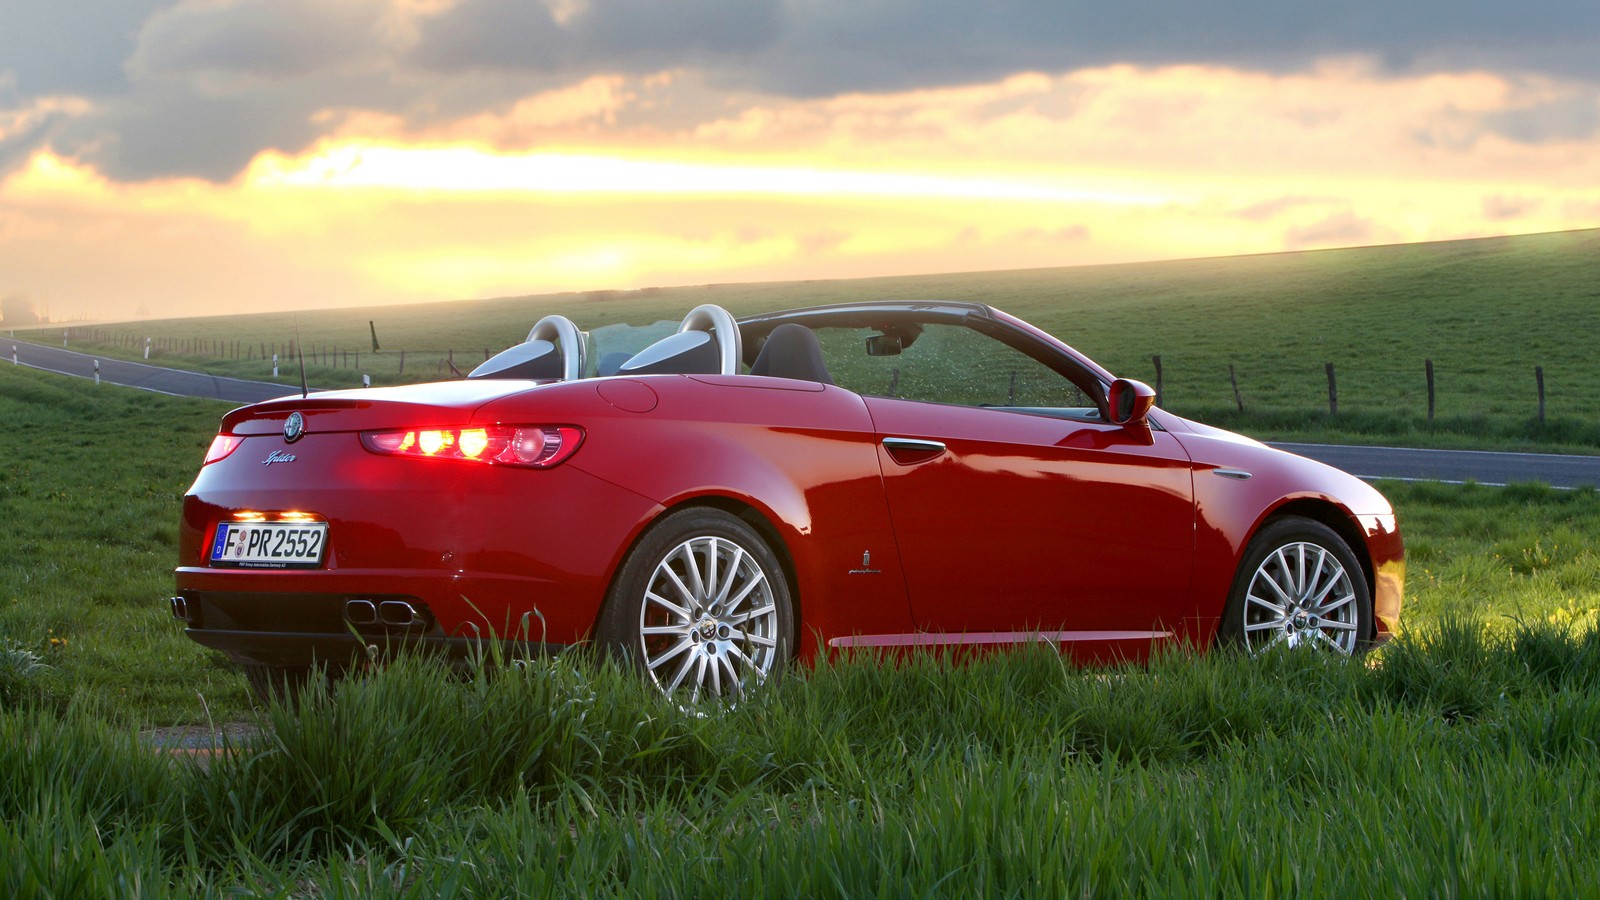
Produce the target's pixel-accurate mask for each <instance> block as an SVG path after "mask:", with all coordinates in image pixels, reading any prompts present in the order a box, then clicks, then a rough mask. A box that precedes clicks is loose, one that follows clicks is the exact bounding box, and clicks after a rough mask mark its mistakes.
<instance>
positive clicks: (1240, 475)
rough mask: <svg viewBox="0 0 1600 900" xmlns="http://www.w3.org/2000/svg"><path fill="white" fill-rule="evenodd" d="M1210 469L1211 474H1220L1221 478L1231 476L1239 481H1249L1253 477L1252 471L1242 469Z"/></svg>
mask: <svg viewBox="0 0 1600 900" xmlns="http://www.w3.org/2000/svg"><path fill="white" fill-rule="evenodd" d="M1211 471H1212V473H1213V474H1216V475H1221V476H1222V477H1223V478H1233V479H1237V480H1239V481H1249V480H1250V479H1251V478H1254V477H1255V475H1254V474H1253V473H1250V472H1246V471H1245V470H1243V469H1212V470H1211Z"/></svg>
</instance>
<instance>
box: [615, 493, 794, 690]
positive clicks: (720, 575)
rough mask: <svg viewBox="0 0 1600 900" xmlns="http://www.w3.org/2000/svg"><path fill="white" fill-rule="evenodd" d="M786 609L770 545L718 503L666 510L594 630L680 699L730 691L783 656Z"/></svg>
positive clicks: (787, 644)
mask: <svg viewBox="0 0 1600 900" xmlns="http://www.w3.org/2000/svg"><path fill="white" fill-rule="evenodd" d="M793 632H794V613H793V607H792V604H791V602H790V598H789V585H788V582H787V581H786V580H785V579H784V575H783V569H782V567H781V566H780V565H779V564H778V558H777V556H776V554H774V553H773V551H772V548H771V547H769V546H768V545H767V542H766V541H765V540H763V539H762V537H761V535H760V534H759V533H757V532H756V530H755V529H754V528H752V527H751V526H750V525H749V524H748V523H746V522H744V521H743V520H741V519H739V518H738V517H736V516H733V515H730V514H729V513H726V512H723V511H722V510H717V509H700V508H696V509H687V510H683V511H681V512H677V513H673V514H672V515H670V516H668V517H666V518H665V519H663V520H662V521H661V522H660V523H658V524H657V525H655V526H654V527H652V528H651V529H650V531H649V532H647V533H646V534H645V536H644V538H643V539H642V540H641V541H640V542H639V545H638V546H637V547H635V548H634V550H633V552H632V553H631V554H629V556H628V559H627V561H626V562H624V563H623V566H622V571H621V573H620V574H619V575H618V577H617V580H616V582H615V583H614V584H613V585H612V589H611V593H610V595H609V596H608V597H607V599H606V608H605V612H604V613H603V614H602V616H601V619H600V622H599V624H598V627H597V629H596V637H597V638H598V640H599V642H600V644H601V646H602V647H603V648H604V649H605V650H606V651H607V652H608V653H610V654H611V655H613V656H615V657H617V658H620V659H623V660H624V661H626V663H627V664H628V665H631V666H633V667H634V668H636V669H637V670H639V671H640V672H641V673H642V674H644V675H645V676H646V677H648V678H649V679H650V681H651V683H653V684H654V685H655V686H656V687H658V688H660V689H661V691H662V693H664V694H666V695H667V696H669V697H673V698H678V699H681V700H683V701H686V702H687V703H689V704H691V705H692V704H695V703H698V702H700V701H701V700H702V699H704V698H711V697H728V698H737V697H739V696H741V695H743V694H744V693H745V692H746V691H748V690H750V689H751V688H753V687H754V686H756V685H758V684H760V683H762V682H763V681H765V680H766V679H768V678H770V677H773V676H775V675H777V674H778V673H779V672H780V671H781V670H782V667H783V665H784V664H785V663H787V662H788V658H789V653H790V648H791V646H792V643H793Z"/></svg>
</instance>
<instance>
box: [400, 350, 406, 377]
mask: <svg viewBox="0 0 1600 900" xmlns="http://www.w3.org/2000/svg"><path fill="white" fill-rule="evenodd" d="M405 373H406V352H405V351H404V350H401V351H400V374H401V375H404V374H405Z"/></svg>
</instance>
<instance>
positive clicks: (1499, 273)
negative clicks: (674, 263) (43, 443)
mask: <svg viewBox="0 0 1600 900" xmlns="http://www.w3.org/2000/svg"><path fill="white" fill-rule="evenodd" d="M930 298H938V299H951V300H977V301H982V302H985V303H990V304H993V305H995V306H998V307H1000V308H1002V309H1005V310H1007V311H1009V312H1012V313H1015V314H1017V315H1019V316H1021V317H1023V318H1025V319H1028V320H1030V321H1032V322H1034V323H1035V324H1037V325H1039V326H1041V327H1043V328H1045V329H1046V330H1048V331H1051V332H1052V333H1054V334H1055V335H1057V336H1058V337H1060V338H1062V339H1063V340H1065V341H1067V342H1068V343H1070V344H1073V345H1074V346H1076V347H1077V348H1078V349H1080V350H1082V351H1084V352H1085V353H1087V354H1089V355H1090V356H1092V357H1094V358H1095V359H1096V360H1098V361H1099V362H1101V363H1102V364H1103V365H1105V366H1107V367H1108V368H1110V369H1111V370H1112V371H1113V372H1115V373H1117V374H1119V375H1125V376H1128V377H1133V378H1139V379H1142V380H1146V381H1152V382H1153V381H1154V378H1155V372H1154V368H1153V365H1152V363H1151V357H1152V356H1155V355H1160V356H1161V358H1162V365H1163V373H1164V375H1163V382H1164V383H1163V389H1164V403H1165V405H1166V406H1167V407H1168V408H1169V409H1171V410H1172V411H1174V412H1177V413H1180V414H1183V415H1190V416H1196V417H1199V418H1202V419H1206V420H1208V421H1218V422H1220V424H1223V425H1224V426H1225V427H1232V428H1237V429H1239V430H1243V431H1245V432H1247V433H1251V434H1254V435H1258V436H1273V437H1283V438H1313V439H1337V440H1362V441H1379V442H1385V443H1397V442H1403V443H1411V444H1416V445H1438V446H1472V447H1497V448H1508V449H1517V448H1527V447H1540V448H1562V449H1568V450H1575V451H1578V452H1596V451H1597V450H1600V414H1597V413H1596V410H1600V369H1596V368H1595V367H1594V366H1593V365H1592V362H1591V360H1590V355H1591V354H1590V353H1589V349H1588V348H1589V347H1590V346H1591V345H1592V344H1593V343H1594V342H1595V340H1596V339H1597V338H1600V302H1597V301H1600V230H1589V231H1577V232H1563V233H1555V234H1543V235H1529V236H1521V237H1511V238H1489V239H1481V240H1471V241H1453V242H1443V243H1433V244H1410V245H1398V246H1390V247H1370V248H1358V249H1349V250H1325V251H1314V252H1304V253H1285V254H1275V255H1266V256H1251V257H1233V258H1224V259H1200V260H1180V261H1174V262H1159V263H1140V264H1131V265H1116V266H1089V267H1081V268H1062V269H1033V270H1023V271H1013V272H976V273H960V274H946V275H919V276H906V277H896V278H872V279H855V280H847V281H812V282H785V283H771V284H729V285H699V286H692V287H670V288H651V289H647V290H642V291H594V292H589V293H586V294H571V293H569V294H556V295H547V296H530V297H513V298H500V299H489V300H464V301H455V302H450V303H437V304H425V305H415V306H402V307H386V308H374V309H342V310H323V311H315V312H301V313H297V314H290V313H264V314H254V315H230V316H225V317H216V318H196V319H182V320H167V321H152V322H141V323H130V324H120V325H108V326H103V327H102V328H101V329H100V330H101V331H103V332H107V333H109V334H110V335H113V336H120V339H121V340H122V341H123V343H122V344H120V345H119V344H116V343H115V342H113V343H104V342H101V343H96V342H93V341H80V342H77V343H76V344H75V346H78V347H79V348H80V349H88V350H92V351H95V352H100V351H104V352H106V353H107V354H109V355H122V356H130V357H132V356H137V354H138V349H139V348H141V347H142V343H140V344H138V345H137V346H135V345H133V344H130V343H127V341H128V340H130V339H133V338H135V337H137V338H139V339H140V340H141V341H142V338H143V336H146V335H155V336H157V337H159V338H163V339H166V340H169V341H190V342H194V341H210V342H230V343H229V352H230V354H231V352H232V344H231V342H233V341H239V342H242V345H246V346H249V347H251V348H259V347H260V346H261V345H263V344H266V345H268V348H269V352H270V346H271V345H272V344H274V343H276V344H277V345H278V346H279V348H280V350H283V349H286V348H287V345H288V344H289V342H290V341H292V340H293V339H294V336H295V334H296V327H297V326H298V330H299V333H300V334H301V335H302V336H303V338H304V341H305V344H306V345H307V347H308V348H311V349H312V350H313V351H314V352H313V354H312V356H311V358H308V360H307V362H308V366H307V368H308V373H309V376H310V379H311V381H312V383H313V384H316V385H325V386H330V387H340V386H355V385H357V384H359V383H360V376H361V374H362V372H363V371H365V372H369V373H370V374H372V376H373V379H374V381H375V383H379V384H386V383H393V382H395V381H399V380H406V381H411V380H419V379H420V380H428V379H433V378H436V377H441V373H442V376H443V377H448V375H449V372H448V370H447V369H444V368H443V367H442V360H443V359H444V358H445V357H446V356H447V355H448V354H449V353H450V352H451V351H453V352H454V358H455V361H456V364H457V365H458V367H460V368H461V369H462V370H463V371H465V370H468V369H470V368H471V367H472V366H473V365H475V364H476V363H477V362H479V361H481V360H482V359H483V354H484V351H485V350H499V349H501V348H503V347H505V346H508V345H509V344H512V343H515V342H516V341H518V340H520V339H521V338H522V337H523V336H524V335H525V334H526V333H527V330H528V328H529V327H530V326H531V325H532V324H533V322H534V321H536V320H537V319H538V318H539V317H541V316H543V315H545V314H547V313H552V312H560V313H564V314H566V315H569V316H571V317H572V318H573V319H574V320H575V321H577V322H578V324H579V325H580V327H583V328H590V329H592V328H598V327H601V326H604V325H608V324H613V323H617V322H631V323H634V324H645V323H648V322H652V321H655V320H657V319H663V318H667V319H674V320H675V319H677V318H679V317H681V316H682V315H683V314H684V313H685V312H687V311H688V310H689V309H690V308H692V307H693V306H695V305H698V304H700V303H706V302H714V303H719V304H722V305H723V306H726V307H728V308H729V309H730V310H732V311H733V312H734V313H736V314H745V313H753V312H759V311H765V310H772V309H779V308H784V307H792V306H803V305H808V304H814V303H832V302H843V301H849V300H860V299H901V300H905V299H930ZM369 321H372V322H374V323H375V325H376V328H377V331H378V337H379V340H380V341H381V343H382V347H383V351H382V352H381V353H380V354H377V355H376V356H374V355H373V354H372V353H371V338H370V335H369V331H368V322H369ZM21 334H22V335H23V336H26V334H27V333H26V332H23V333H21ZM38 334H39V335H40V337H41V339H43V340H48V341H51V342H54V341H56V340H57V338H56V337H54V336H55V335H58V334H59V328H57V329H55V330H52V331H40V332H38ZM335 347H336V348H338V350H339V351H340V352H339V354H337V361H338V362H339V363H340V364H334V363H335V361H336V360H335V357H334V356H333V355H331V354H330V350H331V348H335ZM402 349H404V351H405V353H406V364H405V372H404V374H403V375H401V373H400V372H399V361H400V352H401V350H402ZM355 350H360V351H362V356H361V360H362V362H361V368H360V369H357V368H355V367H354V360H353V359H351V360H350V367H345V366H344V365H342V363H343V360H344V356H345V354H346V353H347V352H350V351H355ZM252 352H253V351H252ZM1427 359H1431V360H1433V362H1434V365H1435V369H1436V379H1437V406H1436V416H1435V419H1434V421H1433V422H1432V423H1430V422H1429V421H1428V419H1427V416H1426V386H1425V380H1424V371H1423V364H1424V360H1427ZM153 361H159V362H161V363H162V364H167V365H177V366H187V367H195V368H202V369H205V370H207V371H212V372H216V373H218V374H225V375H232V376H237V377H244V378H265V377H266V376H267V373H268V372H269V371H270V362H265V361H263V360H260V359H254V360H251V359H233V358H232V357H231V356H229V357H228V358H218V357H217V356H216V354H214V353H209V352H199V351H194V350H191V351H189V352H183V351H166V350H161V351H158V352H157V354H156V355H155V357H154V358H153ZM1328 362H1331V363H1333V364H1334V365H1335V367H1336V374H1337V378H1338V387H1339V415H1338V416H1337V417H1332V418H1330V417H1329V415H1328V405H1327V381H1326V377H1325V374H1324V370H1323V364H1324V363H1328ZM1230 365H1231V366H1233V367H1234V370H1235V372H1236V373H1237V376H1238V380H1239V387H1240V392H1241V394H1242V395H1243V398H1244V402H1245V410H1246V411H1245V413H1243V414H1240V413H1239V412H1238V411H1237V409H1236V408H1235V405H1234V400H1233V392H1232V387H1231V386H1230V383H1229V380H1228V367H1229V366H1230ZM284 366H285V368H284V370H283V373H282V377H281V378H280V380H281V381H283V382H284V383H286V384H288V383H297V382H298V378H299V370H298V368H297V367H294V366H293V365H292V364H291V363H290V361H288V360H287V359H286V360H285V361H284ZM1535 366H1541V367H1543V368H1544V371H1545V379H1546V390H1547V403H1548V405H1547V418H1546V420H1545V421H1544V422H1543V423H1541V422H1539V421H1538V417H1537V396H1536V391H1535V382H1534V367H1535Z"/></svg>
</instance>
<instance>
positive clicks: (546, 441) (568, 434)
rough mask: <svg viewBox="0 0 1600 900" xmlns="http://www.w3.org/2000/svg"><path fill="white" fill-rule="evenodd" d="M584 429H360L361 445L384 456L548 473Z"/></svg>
mask: <svg viewBox="0 0 1600 900" xmlns="http://www.w3.org/2000/svg"><path fill="white" fill-rule="evenodd" d="M581 443H583V429H581V428H575V427H573V426H571V425H489V426H485V427H483V428H407V429H403V430H398V431H363V432H362V433H361V445H362V446H363V447H366V448H367V449H368V450H371V451H372V452H373V453H380V454H383V455H385V456H411V457H420V458H422V459H466V460H473V461H475V462H484V463H489V464H491V465H500V466H526V467H529V468H534V469H548V468H550V467H551V466H554V465H558V464H560V463H561V462H562V461H564V460H565V459H566V458H567V457H569V456H571V455H572V454H573V453H575V452H577V450H578V445H579V444H581Z"/></svg>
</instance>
